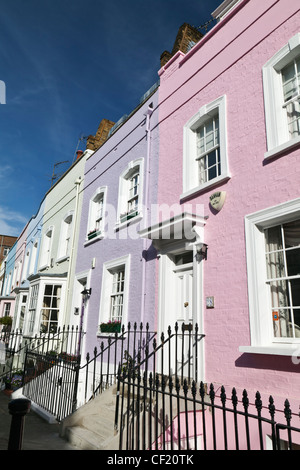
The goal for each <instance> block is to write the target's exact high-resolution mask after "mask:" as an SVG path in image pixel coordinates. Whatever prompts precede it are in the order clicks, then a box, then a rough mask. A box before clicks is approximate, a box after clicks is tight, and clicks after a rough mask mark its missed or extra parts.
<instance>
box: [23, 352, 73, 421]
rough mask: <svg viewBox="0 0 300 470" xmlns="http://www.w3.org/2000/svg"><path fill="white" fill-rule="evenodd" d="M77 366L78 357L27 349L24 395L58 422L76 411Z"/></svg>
mask: <svg viewBox="0 0 300 470" xmlns="http://www.w3.org/2000/svg"><path fill="white" fill-rule="evenodd" d="M79 367H80V356H72V355H65V354H62V355H53V354H51V353H50V354H42V353H38V352H35V351H29V350H27V351H26V357H25V365H24V373H23V394H24V396H26V397H27V398H28V399H30V400H32V401H33V402H34V403H35V404H36V405H38V406H39V407H41V408H42V409H43V410H45V411H46V412H48V413H50V414H51V415H53V416H54V417H55V418H56V419H57V421H61V420H62V419H64V418H65V417H66V416H68V415H69V414H70V413H72V412H74V411H75V409H76V394H77V385H78V374H79ZM33 379H34V380H33Z"/></svg>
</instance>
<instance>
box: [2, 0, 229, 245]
mask: <svg viewBox="0 0 300 470" xmlns="http://www.w3.org/2000/svg"><path fill="white" fill-rule="evenodd" d="M221 3H222V0H185V1H184V2H182V0H152V1H151V2H147V1H144V0H127V1H125V0H110V1H109V2H108V1H104V0H103V1H102V0H0V80H1V81H2V82H4V83H5V87H6V104H0V234H5V235H16V236H17V235H19V234H20V232H21V230H22V229H23V227H24V226H25V224H26V222H27V221H28V220H29V219H30V217H31V216H32V215H34V214H36V212H37V210H38V208H39V204H40V202H41V200H42V198H43V197H44V195H45V193H46V192H47V191H48V189H49V188H50V186H51V181H50V179H51V175H52V171H53V166H54V164H55V163H58V162H62V161H68V162H69V163H67V164H62V165H60V166H59V167H58V168H57V170H58V171H59V172H61V171H65V170H66V169H67V168H68V166H69V165H71V164H72V161H73V158H74V154H75V150H76V148H77V145H78V140H79V138H80V137H81V136H87V135H89V134H95V133H96V131H97V128H98V125H99V123H100V121H101V119H103V118H107V119H110V120H112V121H115V122H116V121H117V120H118V119H119V118H121V117H122V116H123V115H124V114H129V113H130V112H131V111H132V110H133V109H134V108H135V107H136V105H137V104H138V103H139V99H140V98H141V96H142V95H143V94H144V93H145V92H146V91H147V90H148V89H149V88H150V87H151V86H152V85H153V84H154V83H155V82H156V81H157V80H158V75H157V72H158V70H159V67H160V63H159V59H160V55H161V53H162V52H163V51H164V50H169V51H170V50H171V49H172V47H173V43H174V40H175V37H176V34H177V31H178V28H179V27H180V26H181V25H182V24H183V23H185V22H186V23H190V24H192V25H193V26H196V27H198V26H201V25H203V24H204V23H205V22H207V21H209V20H210V19H211V18H212V17H211V13H212V12H213V11H214V10H215V9H216V7H217V6H219V5H220V4H221ZM79 148H81V149H84V146H83V145H81V146H80V147H79Z"/></svg>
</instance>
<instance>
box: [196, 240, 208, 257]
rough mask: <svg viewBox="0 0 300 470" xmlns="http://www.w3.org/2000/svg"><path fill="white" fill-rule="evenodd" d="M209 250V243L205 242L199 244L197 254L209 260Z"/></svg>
mask: <svg viewBox="0 0 300 470" xmlns="http://www.w3.org/2000/svg"><path fill="white" fill-rule="evenodd" d="M207 250H208V245H206V244H205V243H202V244H201V245H198V246H197V255H200V256H202V259H205V260H207Z"/></svg>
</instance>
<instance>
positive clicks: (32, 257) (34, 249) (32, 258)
mask: <svg viewBox="0 0 300 470" xmlns="http://www.w3.org/2000/svg"><path fill="white" fill-rule="evenodd" d="M37 252H38V241H37V240H35V241H34V242H33V243H32V248H31V253H30V261H29V266H28V268H29V270H28V274H29V275H30V274H34V272H35V265H36V258H37Z"/></svg>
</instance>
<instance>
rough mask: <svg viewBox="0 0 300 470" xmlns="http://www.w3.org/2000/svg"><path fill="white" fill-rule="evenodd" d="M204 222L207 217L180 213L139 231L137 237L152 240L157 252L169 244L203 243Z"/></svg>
mask: <svg viewBox="0 0 300 470" xmlns="http://www.w3.org/2000/svg"><path fill="white" fill-rule="evenodd" d="M206 220H207V217H203V216H199V215H196V214H191V213H188V212H182V213H181V214H178V215H176V216H174V217H171V218H170V219H166V220H164V221H162V222H159V223H157V224H154V225H151V226H149V227H147V228H145V229H143V230H140V231H139V235H140V237H141V238H148V239H150V240H152V241H153V244H154V246H155V248H157V249H158V250H160V249H161V248H163V246H165V245H169V244H170V243H172V244H174V243H176V242H186V243H194V242H195V241H198V242H203V237H204V226H205V224H206Z"/></svg>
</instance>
